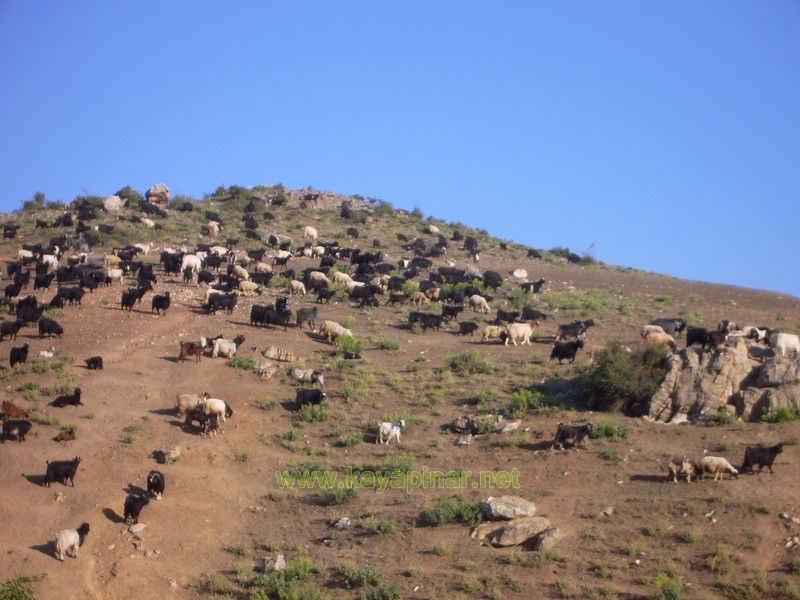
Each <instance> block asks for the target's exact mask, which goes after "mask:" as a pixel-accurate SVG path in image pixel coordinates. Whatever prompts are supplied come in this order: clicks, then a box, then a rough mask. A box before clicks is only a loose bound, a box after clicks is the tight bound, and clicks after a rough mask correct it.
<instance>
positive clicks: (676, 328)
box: [650, 317, 686, 335]
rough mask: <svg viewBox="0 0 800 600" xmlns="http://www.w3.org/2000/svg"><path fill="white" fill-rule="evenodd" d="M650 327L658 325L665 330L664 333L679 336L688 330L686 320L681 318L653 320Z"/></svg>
mask: <svg viewBox="0 0 800 600" xmlns="http://www.w3.org/2000/svg"><path fill="white" fill-rule="evenodd" d="M650 325H658V326H659V327H661V328H662V329H663V330H664V333H668V334H670V335H678V334H680V333H681V332H682V331H683V330H684V329H686V320H685V319H682V318H680V317H662V318H660V319H653V320H652V321H650Z"/></svg>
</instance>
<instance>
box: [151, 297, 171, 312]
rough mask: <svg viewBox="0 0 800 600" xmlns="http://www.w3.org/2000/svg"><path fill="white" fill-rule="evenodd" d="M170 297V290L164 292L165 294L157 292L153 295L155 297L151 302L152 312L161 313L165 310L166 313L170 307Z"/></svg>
mask: <svg viewBox="0 0 800 600" xmlns="http://www.w3.org/2000/svg"><path fill="white" fill-rule="evenodd" d="M169 303H170V297H169V292H164V293H163V294H156V295H155V296H153V299H152V301H151V303H150V312H153V311H156V314H161V312H162V311H163V312H164V313H166V312H167V309H168V308H169Z"/></svg>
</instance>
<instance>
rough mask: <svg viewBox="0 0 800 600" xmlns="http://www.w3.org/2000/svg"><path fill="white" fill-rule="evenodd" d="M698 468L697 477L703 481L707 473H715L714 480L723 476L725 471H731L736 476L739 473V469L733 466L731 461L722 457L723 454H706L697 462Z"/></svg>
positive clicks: (696, 466)
mask: <svg viewBox="0 0 800 600" xmlns="http://www.w3.org/2000/svg"><path fill="white" fill-rule="evenodd" d="M695 469H696V470H697V477H698V479H700V480H701V481H702V479H703V476H704V475H705V474H706V473H707V474H709V475H710V474H712V473H713V474H714V481H717V479H718V478H722V476H723V473H726V472H728V473H730V474H731V475H733V476H734V477H737V476H738V475H739V471H737V470H736V469H734V468H733V466H732V465H731V463H729V462H728V461H727V460H725V459H724V458H722V457H721V456H704V457H703V458H701V459H700V460H699V461H697V462H696V463H695Z"/></svg>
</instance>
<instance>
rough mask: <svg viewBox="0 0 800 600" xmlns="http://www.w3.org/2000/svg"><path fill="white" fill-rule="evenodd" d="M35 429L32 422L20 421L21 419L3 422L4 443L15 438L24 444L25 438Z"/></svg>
mask: <svg viewBox="0 0 800 600" xmlns="http://www.w3.org/2000/svg"><path fill="white" fill-rule="evenodd" d="M31 427H33V425H32V423H31V422H30V421H25V420H19V419H6V420H5V421H3V438H2V440H0V441H2V442H5V441H6V440H10V439H13V438H17V440H18V441H20V442H24V441H25V436H26V435H27V434H28V432H29V431H30V430H31Z"/></svg>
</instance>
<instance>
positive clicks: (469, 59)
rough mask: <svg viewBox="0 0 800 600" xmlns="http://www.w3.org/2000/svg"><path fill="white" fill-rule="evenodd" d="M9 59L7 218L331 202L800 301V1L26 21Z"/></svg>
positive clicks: (183, 9)
mask: <svg viewBox="0 0 800 600" xmlns="http://www.w3.org/2000/svg"><path fill="white" fill-rule="evenodd" d="M0 44H1V45H2V50H0V81H1V82H2V86H1V87H0V132H2V135H0V173H2V176H0V208H2V209H3V210H10V209H13V208H17V207H19V205H20V202H21V201H22V200H25V199H28V198H30V197H31V196H32V195H33V194H34V192H36V191H43V192H45V194H46V195H47V197H48V198H49V199H59V200H71V199H72V198H74V197H75V196H76V195H80V194H99V195H105V194H109V193H112V192H114V191H116V190H117V189H119V188H121V187H122V186H124V185H126V184H130V185H133V186H134V187H136V188H137V189H139V190H140V191H143V190H145V189H146V188H147V187H149V186H150V185H151V184H153V183H155V182H158V181H165V182H166V183H167V184H168V185H169V186H170V188H171V189H172V190H173V192H176V193H184V194H189V195H192V196H196V197H201V196H202V195H203V194H205V193H209V192H211V191H213V190H214V188H216V187H217V186H218V185H222V184H224V185H230V184H239V185H248V186H252V185H258V184H268V183H278V182H281V183H283V184H284V185H286V186H288V187H292V188H295V187H305V186H309V185H310V186H313V187H316V188H321V189H326V190H331V191H335V192H339V193H344V194H356V193H358V194H362V195H364V196H372V197H378V198H382V199H385V200H389V201H391V202H392V203H394V204H395V205H396V206H398V207H403V208H413V207H414V206H419V207H420V208H421V209H422V210H423V211H424V212H425V214H426V215H434V216H437V217H442V218H446V219H449V220H458V221H462V222H464V223H467V224H470V225H475V226H479V227H484V228H486V229H488V230H489V231H490V232H492V233H494V234H496V235H499V236H501V237H503V238H509V239H513V240H516V241H519V242H522V243H525V244H530V245H533V246H536V247H543V248H550V247H552V246H556V245H565V246H569V247H570V248H572V249H573V250H574V251H577V252H583V251H585V250H587V249H588V248H589V247H590V245H592V244H593V245H594V246H593V253H594V255H595V256H596V258H598V259H600V260H603V261H606V262H611V263H616V264H623V265H628V266H633V267H638V268H643V269H647V270H653V271H659V272H663V273H668V274H672V275H677V276H680V277H687V278H692V279H701V280H706V281H716V282H724V283H732V284H738V285H745V286H752V287H759V288H765V289H773V290H780V291H784V292H789V293H792V294H794V295H797V296H800V274H798V267H797V259H798V256H800V252H798V241H799V240H800V230H798V228H799V227H800V3H798V1H797V0H771V1H769V2H755V1H748V2H740V1H735V0H724V1H708V2H680V1H679V2H640V1H630V2H618V1H602V2H597V1H589V0H587V1H584V2H572V1H569V0H567V1H562V0H552V1H549V2H534V1H530V0H529V1H523V2H502V1H501V2H454V1H440V2H408V1H403V2H374V1H372V2H347V1H345V2H321V1H320V2H294V1H293V2H264V1H253V2H244V1H237V2H219V1H212V2H196V1H192V2H178V1H175V2H136V3H124V4H123V3H119V2H106V1H100V0H98V1H94V2H83V1H75V2H72V1H70V2H63V1H58V2H55V1H35V2H28V1H24V0H4V1H0Z"/></svg>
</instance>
